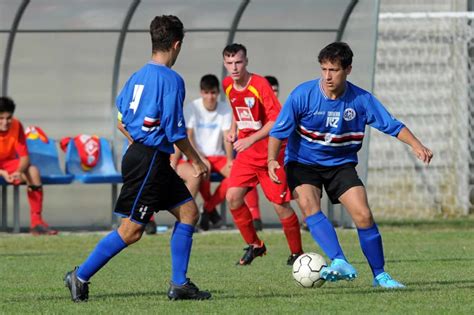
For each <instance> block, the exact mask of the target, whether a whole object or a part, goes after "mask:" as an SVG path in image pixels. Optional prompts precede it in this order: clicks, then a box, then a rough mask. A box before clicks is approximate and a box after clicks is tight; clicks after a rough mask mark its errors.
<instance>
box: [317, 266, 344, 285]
mask: <svg viewBox="0 0 474 315" xmlns="http://www.w3.org/2000/svg"><path fill="white" fill-rule="evenodd" d="M319 276H320V277H321V279H324V280H326V281H329V282H336V281H337V280H339V279H340V277H341V274H340V273H339V272H337V271H336V270H333V269H332V268H331V267H330V266H329V267H323V268H321V271H320V272H319Z"/></svg>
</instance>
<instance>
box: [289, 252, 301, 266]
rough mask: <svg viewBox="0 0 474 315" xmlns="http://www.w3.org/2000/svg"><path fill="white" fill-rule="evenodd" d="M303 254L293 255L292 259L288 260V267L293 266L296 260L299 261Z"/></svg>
mask: <svg viewBox="0 0 474 315" xmlns="http://www.w3.org/2000/svg"><path fill="white" fill-rule="evenodd" d="M302 254H303V253H297V254H291V255H290V257H288V260H287V261H286V264H287V265H288V266H293V264H294V263H295V261H296V259H298V257H300V256H301V255H302Z"/></svg>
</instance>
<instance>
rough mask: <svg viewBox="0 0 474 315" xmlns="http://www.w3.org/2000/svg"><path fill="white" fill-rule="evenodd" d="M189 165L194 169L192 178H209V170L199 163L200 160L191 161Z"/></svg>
mask: <svg viewBox="0 0 474 315" xmlns="http://www.w3.org/2000/svg"><path fill="white" fill-rule="evenodd" d="M191 164H192V166H193V168H194V174H193V177H199V176H204V177H208V176H209V169H208V168H207V166H206V164H204V163H203V162H202V161H201V159H198V161H194V160H193V161H192V163H191Z"/></svg>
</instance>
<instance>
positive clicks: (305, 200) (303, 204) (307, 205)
mask: <svg viewBox="0 0 474 315" xmlns="http://www.w3.org/2000/svg"><path fill="white" fill-rule="evenodd" d="M297 201H298V206H299V207H300V209H301V211H303V212H304V213H312V212H315V211H318V210H320V209H321V204H320V202H318V201H315V200H314V199H313V198H309V197H307V196H299V198H298V200H297Z"/></svg>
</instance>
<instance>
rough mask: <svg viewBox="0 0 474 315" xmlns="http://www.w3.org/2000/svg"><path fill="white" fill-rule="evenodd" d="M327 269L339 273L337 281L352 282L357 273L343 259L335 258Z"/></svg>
mask: <svg viewBox="0 0 474 315" xmlns="http://www.w3.org/2000/svg"><path fill="white" fill-rule="evenodd" d="M329 268H330V269H332V270H335V271H337V272H338V273H339V279H338V280H348V281H352V280H354V279H355V278H357V271H356V270H355V268H354V267H352V265H351V264H349V263H348V262H347V261H345V260H344V259H339V258H335V259H334V260H333V261H332V263H331V266H330V267H329Z"/></svg>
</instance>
